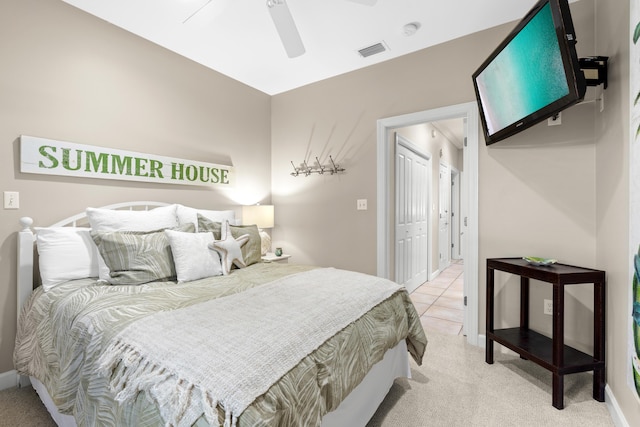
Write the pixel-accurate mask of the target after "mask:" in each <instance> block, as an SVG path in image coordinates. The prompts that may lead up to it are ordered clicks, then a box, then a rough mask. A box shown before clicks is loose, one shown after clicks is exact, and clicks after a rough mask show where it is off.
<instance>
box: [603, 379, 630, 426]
mask: <svg viewBox="0 0 640 427" xmlns="http://www.w3.org/2000/svg"><path fill="white" fill-rule="evenodd" d="M604 401H605V402H606V403H607V409H608V410H609V414H610V415H611V419H612V420H613V424H614V425H615V426H616V427H629V423H628V422H627V419H626V418H625V417H624V414H623V413H622V411H621V410H620V406H619V405H618V401H617V400H616V397H615V396H614V395H613V392H612V391H611V388H609V385H608V384H607V386H606V387H605V388H604Z"/></svg>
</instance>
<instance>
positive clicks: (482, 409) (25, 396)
mask: <svg viewBox="0 0 640 427" xmlns="http://www.w3.org/2000/svg"><path fill="white" fill-rule="evenodd" d="M428 338H429V345H428V346H427V352H426V355H425V358H424V363H423V364H422V366H417V365H416V364H415V363H412V374H413V378H412V379H410V380H407V379H399V380H397V381H396V383H395V384H394V386H393V387H392V388H391V390H390V391H389V394H388V395H387V397H386V399H385V400H384V402H383V403H382V405H381V406H380V408H379V409H378V412H376V414H375V415H374V417H373V418H372V419H371V421H370V422H369V423H368V424H367V427H378V426H382V427H392V426H393V427H396V426H397V427H426V426H437V427H447V426H452V427H453V426H492V427H493V426H496V427H502V426H518V427H523V426H535V427H540V426H563V427H569V426H579V427H590V426H594V427H596V426H597V427H605V426H613V422H612V420H611V417H610V416H609V412H608V410H607V407H606V405H605V404H604V403H600V402H597V401H595V400H593V399H592V397H591V388H592V381H591V380H592V376H591V374H589V373H583V374H573V375H567V376H565V387H564V390H565V398H564V399H565V409H564V410H562V411H559V410H557V409H555V408H554V407H553V406H551V374H550V373H549V372H548V371H546V370H544V369H542V368H540V367H538V366H537V365H535V364H533V363H531V362H527V361H525V360H521V359H519V358H517V357H513V356H508V355H504V354H500V352H499V350H498V349H499V348H500V346H499V345H496V362H495V363H494V364H493V365H487V364H486V363H484V350H483V349H481V348H478V347H473V346H470V345H468V344H466V339H465V337H463V336H453V335H451V336H449V335H435V334H429V336H428ZM0 426H12V427H15V426H20V427H31V426H34V427H35V426H38V427H48V426H54V423H53V422H52V421H51V419H50V418H49V415H48V413H47V411H46V409H45V408H44V406H43V405H42V404H41V403H40V401H39V400H38V397H37V395H36V393H35V392H34V391H33V389H32V388H31V387H27V388H24V389H15V388H14V389H9V390H4V391H2V392H0Z"/></svg>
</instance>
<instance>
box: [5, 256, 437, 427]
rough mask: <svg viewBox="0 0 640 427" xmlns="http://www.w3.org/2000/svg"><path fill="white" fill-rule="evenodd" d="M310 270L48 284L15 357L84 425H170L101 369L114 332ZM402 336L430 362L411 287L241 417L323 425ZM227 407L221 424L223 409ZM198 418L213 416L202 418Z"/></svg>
mask: <svg viewBox="0 0 640 427" xmlns="http://www.w3.org/2000/svg"><path fill="white" fill-rule="evenodd" d="M309 269H311V267H307V266H300V265H292V264H289V265H287V264H273V263H270V264H266V263H265V264H262V263H260V264H255V265H252V266H250V267H247V268H244V269H240V270H236V271H235V272H234V273H233V274H231V275H229V276H218V277H212V278H207V279H202V280H198V281H193V282H188V283H180V284H178V283H173V282H157V283H150V284H145V285H138V286H108V285H100V284H98V283H96V282H95V281H92V280H89V279H84V280H76V281H71V282H67V283H65V284H62V285H59V286H56V287H55V288H53V289H52V290H50V291H49V292H46V293H45V292H43V291H42V289H41V288H38V289H36V290H35V291H34V293H33V295H32V296H31V298H30V299H29V300H28V302H27V304H26V305H25V307H24V309H23V312H22V314H21V319H20V322H19V325H18V333H17V336H16V349H15V353H14V363H15V366H16V369H17V370H18V372H20V373H21V374H23V375H30V376H33V377H35V378H37V379H38V380H40V381H41V382H42V383H43V384H44V385H45V386H46V387H47V390H48V391H49V393H50V395H51V397H52V398H53V401H54V403H55V404H56V405H57V406H58V408H59V410H60V412H62V413H66V414H72V415H73V416H74V417H75V419H76V421H77V424H78V425H79V426H95V425H101V426H118V425H136V426H158V425H164V424H165V423H164V421H163V420H162V418H161V416H160V412H159V411H158V408H157V407H156V406H155V405H154V404H152V403H151V399H149V398H148V396H145V394H144V392H140V393H139V394H138V395H137V396H136V398H135V399H134V400H133V401H130V402H127V403H119V402H118V401H117V400H115V397H114V395H113V393H112V392H111V391H110V387H109V378H106V377H104V376H101V375H100V374H99V373H98V369H97V364H98V360H99V358H100V356H101V355H102V354H103V352H104V349H105V348H107V347H108V345H109V344H110V343H111V342H112V341H113V340H114V339H115V337H116V336H117V335H118V334H119V333H120V332H121V331H123V330H124V329H125V328H127V327H128V326H129V325H134V324H135V322H136V321H138V320H140V319H144V318H147V317H148V316H151V315H152V314H154V313H157V312H161V311H171V310H176V309H181V308H185V307H188V306H191V305H194V304H198V303H202V302H206V301H209V300H211V299H215V298H220V297H224V296H227V295H231V294H234V293H237V292H242V291H244V290H247V289H250V288H253V287H255V286H260V285H262V284H265V283H268V282H271V281H273V280H276V279H278V278H281V277H284V276H287V275H290V274H295V273H299V272H303V271H306V270H309ZM292 303H294V302H292ZM134 326H135V325H134ZM185 328H188V325H185ZM159 338H160V339H161V337H159ZM402 339H405V340H406V342H407V347H408V349H409V352H410V353H411V355H412V357H413V358H414V360H416V361H417V362H418V363H421V361H422V356H423V353H424V349H425V346H426V342H427V341H426V337H425V335H424V331H423V329H422V326H421V324H420V321H419V317H418V315H417V313H416V311H415V308H414V306H413V304H412V303H411V300H410V299H409V297H408V294H407V293H406V292H405V291H404V290H403V291H400V292H396V293H395V294H393V295H392V296H391V297H389V298H388V299H387V300H385V301H384V302H383V303H381V304H378V305H377V306H375V307H374V308H373V309H371V310H370V311H369V312H368V313H367V314H365V315H364V316H363V317H361V318H360V319H358V320H356V321H354V322H353V323H351V324H350V325H349V326H347V327H346V328H345V329H343V330H341V331H340V332H338V333H337V334H336V335H334V336H333V337H332V338H330V339H329V340H327V341H326V342H325V343H324V344H322V345H321V346H320V347H319V348H318V349H316V350H315V351H313V352H312V353H310V354H309V355H308V356H306V357H305V358H304V359H303V360H302V361H301V362H300V363H298V364H297V365H296V366H295V367H294V368H293V369H291V370H290V371H289V372H287V373H286V374H285V375H284V376H282V377H281V378H280V380H278V381H277V382H276V383H275V384H274V385H273V386H272V387H271V388H270V389H269V390H268V391H267V393H265V394H264V395H262V396H260V397H258V398H257V399H256V400H255V401H254V402H253V403H252V404H251V405H250V406H249V407H248V408H247V409H246V410H245V411H244V412H243V413H242V415H241V416H240V417H239V419H238V426H276V425H277V426H290V425H291V426H293V425H305V426H313V425H319V424H320V420H321V419H322V416H323V415H324V414H326V413H327V412H330V411H332V410H334V409H336V408H337V407H338V405H339V404H340V402H341V401H342V400H343V399H344V398H345V397H346V396H347V395H348V394H349V392H350V391H351V390H352V389H353V388H354V387H355V386H356V385H357V384H358V383H359V382H360V381H361V380H362V378H364V376H365V375H366V373H367V372H368V371H369V369H370V368H371V367H372V366H373V365H374V364H375V363H377V362H378V361H380V360H381V359H382V357H383V355H384V353H385V352H386V351H387V350H388V349H390V348H392V347H394V346H395V345H396V344H397V343H398V342H399V341H400V340H402ZM218 414H219V421H220V423H221V424H222V423H223V422H224V410H223V409H222V408H221V410H219V411H218ZM195 425H208V423H206V422H205V420H204V417H202V418H201V419H199V420H198V421H197V422H196V424H195Z"/></svg>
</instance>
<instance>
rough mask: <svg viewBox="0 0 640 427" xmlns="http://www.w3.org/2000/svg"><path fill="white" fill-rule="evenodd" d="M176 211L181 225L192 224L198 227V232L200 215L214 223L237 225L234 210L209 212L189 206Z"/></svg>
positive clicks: (179, 206)
mask: <svg viewBox="0 0 640 427" xmlns="http://www.w3.org/2000/svg"><path fill="white" fill-rule="evenodd" d="M176 211H177V214H178V223H179V225H184V224H187V223H192V224H194V225H195V226H196V232H198V214H200V215H202V216H204V217H206V218H208V219H210V220H211V221H213V222H225V221H229V224H232V225H236V213H235V212H234V211H233V210H228V211H209V210H206V209H195V208H190V207H188V206H183V205H178V207H177V209H176Z"/></svg>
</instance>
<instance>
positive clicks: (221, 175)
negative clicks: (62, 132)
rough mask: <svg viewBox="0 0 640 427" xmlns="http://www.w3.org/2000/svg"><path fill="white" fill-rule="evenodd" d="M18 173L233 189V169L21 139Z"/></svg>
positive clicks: (111, 150) (100, 148)
mask: <svg viewBox="0 0 640 427" xmlns="http://www.w3.org/2000/svg"><path fill="white" fill-rule="evenodd" d="M20 172H23V173H37V174H44V175H62V176H75V177H82V178H98V179H115V180H124V181H144V182H157V183H163V184H184V185H207V186H224V187H230V186H232V185H233V178H234V171H233V167H232V166H224V165H217V164H213V163H204V162H198V161H193V160H184V159H177V158H173V157H164V156H156V155H153V154H143V153H136V152H133V151H124V150H117V149H113V148H104V147H95V146H91V145H84V144H75V143H71V142H64V141H56V140H53V139H45V138H37V137H33V136H26V135H22V136H21V137H20Z"/></svg>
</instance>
